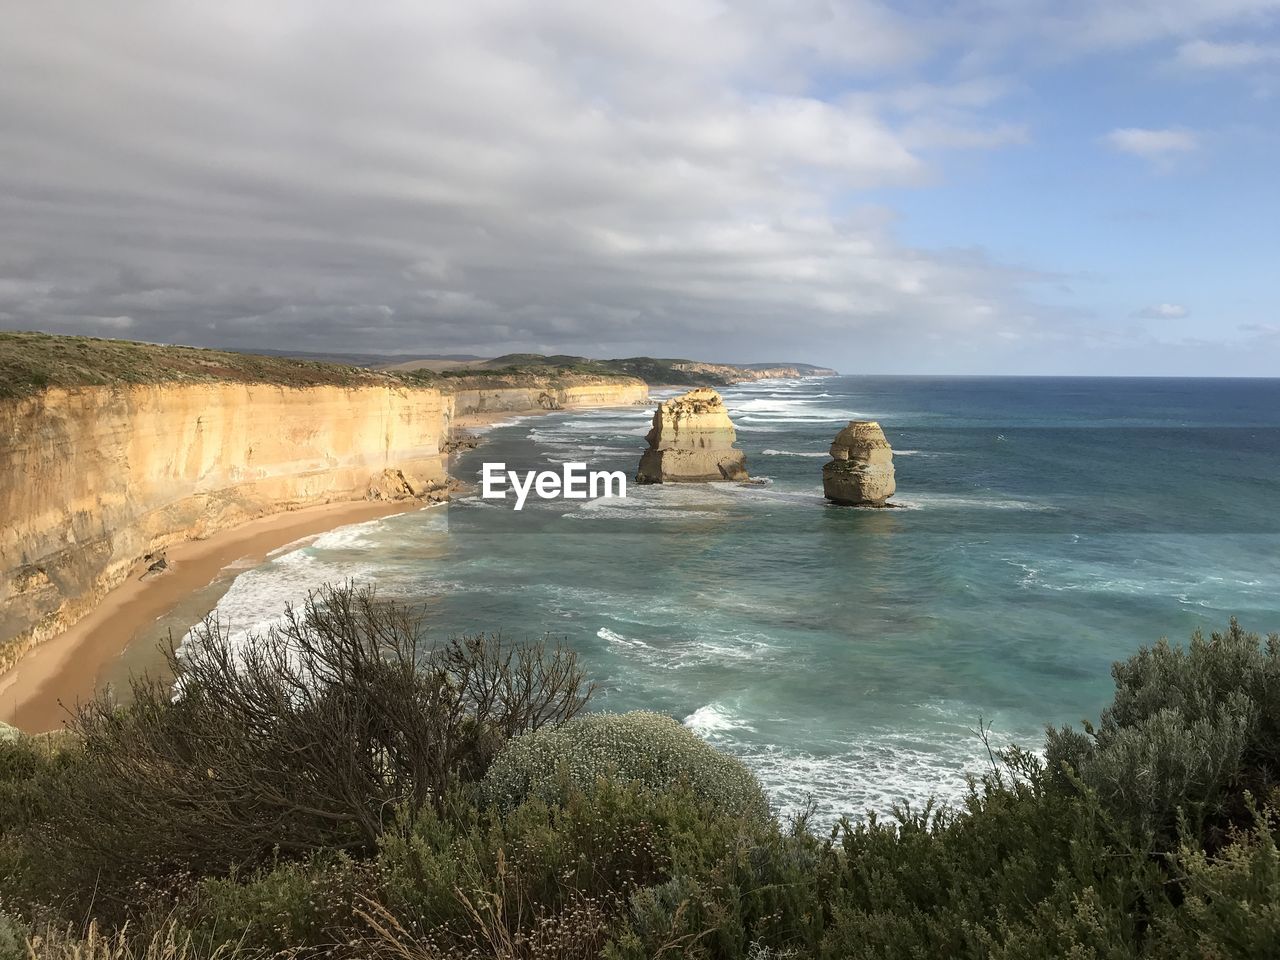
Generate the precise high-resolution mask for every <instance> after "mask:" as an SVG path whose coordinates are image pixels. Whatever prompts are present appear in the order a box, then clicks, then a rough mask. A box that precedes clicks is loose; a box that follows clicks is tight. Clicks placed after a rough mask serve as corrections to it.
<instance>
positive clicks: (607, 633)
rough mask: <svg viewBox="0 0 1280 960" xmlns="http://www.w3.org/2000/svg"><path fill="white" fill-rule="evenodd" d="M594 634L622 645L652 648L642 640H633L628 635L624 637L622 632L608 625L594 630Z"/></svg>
mask: <svg viewBox="0 0 1280 960" xmlns="http://www.w3.org/2000/svg"><path fill="white" fill-rule="evenodd" d="M596 636H597V637H599V638H600V639H601V640H607V641H609V642H610V643H615V644H618V645H619V646H623V647H638V648H642V649H645V650H652V649H653V648H652V647H650V646H649V644H647V643H645V642H644V641H643V640H634V639H630V638H628V637H624V636H623V635H622V634H620V633H617V632H615V631H613V630H610V629H609V628H608V627H601V628H600V629H599V630H597V631H596Z"/></svg>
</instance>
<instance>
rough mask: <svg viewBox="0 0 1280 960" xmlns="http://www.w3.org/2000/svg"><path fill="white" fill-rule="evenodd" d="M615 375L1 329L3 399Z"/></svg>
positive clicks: (592, 369)
mask: <svg viewBox="0 0 1280 960" xmlns="http://www.w3.org/2000/svg"><path fill="white" fill-rule="evenodd" d="M583 375H585V376H591V377H597V378H600V377H603V378H607V379H617V378H618V377H620V376H624V375H625V374H623V373H622V372H620V371H618V370H614V369H610V368H605V367H597V366H596V365H595V364H594V363H591V362H588V363H587V364H585V365H570V366H568V367H565V368H563V369H562V368H558V367H556V366H554V365H550V366H548V365H546V364H528V365H520V366H512V365H504V366H502V367H500V368H488V367H478V368H468V369H459V370H446V371H442V372H432V371H429V370H408V371H398V370H386V371H379V370H371V369H367V368H364V367H358V366H350V365H347V364H341V363H327V362H322V361H318V360H303V359H295V358H292V357H285V356H263V355H259V354H253V353H234V352H231V351H226V350H206V349H203V348H199V347H177V346H168V345H165V344H155V343H139V342H136V341H133V340H102V339H98V338H96V337H63V336H55V335H52V334H47V333H5V332H0V399H4V398H7V397H24V396H30V395H31V394H34V393H37V392H39V391H40V390H44V389H46V388H50V387H64V388H75V387H85V386H133V385H138V384H148V383H214V382H232V383H267V384H277V385H280V386H286V387H312V386H342V387H358V386H379V385H404V386H438V387H444V388H445V389H449V388H450V387H454V388H465V387H466V386H468V385H470V384H469V383H467V382H465V381H467V380H469V379H471V378H474V379H475V382H476V383H477V384H478V385H481V386H523V385H527V384H528V383H529V382H530V381H534V382H536V383H538V384H539V385H543V386H552V387H554V386H560V385H563V384H567V383H572V382H575V381H574V379H573V378H574V377H578V376H583Z"/></svg>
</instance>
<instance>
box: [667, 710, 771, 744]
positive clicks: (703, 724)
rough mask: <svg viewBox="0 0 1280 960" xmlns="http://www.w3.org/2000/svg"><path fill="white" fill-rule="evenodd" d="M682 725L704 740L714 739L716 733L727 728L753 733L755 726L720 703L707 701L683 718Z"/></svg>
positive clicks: (725, 730)
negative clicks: (704, 704)
mask: <svg viewBox="0 0 1280 960" xmlns="http://www.w3.org/2000/svg"><path fill="white" fill-rule="evenodd" d="M684 725H685V726H686V727H688V728H689V729H690V730H692V731H693V732H694V733H696V734H697V735H698V736H700V737H702V738H703V739H704V740H709V739H714V738H715V737H716V736H717V735H719V734H722V733H725V732H727V731H729V730H747V731H749V732H752V733H754V732H755V728H754V727H752V726H750V725H748V724H746V723H744V722H743V721H741V720H739V719H738V718H737V717H735V716H734V715H733V713H732V711H730V710H729V709H728V708H727V707H725V706H724V705H723V704H720V703H708V704H707V705H706V706H703V707H699V708H698V709H697V710H695V711H694V712H693V713H691V714H689V716H687V717H685V718H684Z"/></svg>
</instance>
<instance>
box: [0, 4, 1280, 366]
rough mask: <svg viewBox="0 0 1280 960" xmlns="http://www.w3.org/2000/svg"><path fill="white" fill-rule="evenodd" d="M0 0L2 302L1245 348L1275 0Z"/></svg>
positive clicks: (597, 332) (232, 314)
mask: <svg viewBox="0 0 1280 960" xmlns="http://www.w3.org/2000/svg"><path fill="white" fill-rule="evenodd" d="M0 4H3V5H4V7H5V9H4V10H3V11H2V12H3V13H4V15H5V22H6V25H7V26H6V30H5V31H4V33H3V34H0V62H3V63H4V64H5V79H6V82H5V84H3V85H0V161H2V162H0V328H11V329H32V328H34V329H44V330H52V331H57V332H65V333H81V334H92V335H97V336H127V337H134V338H138V339H147V340H158V341H166V342H184V343H194V344H199V345H208V346H233V347H240V348H248V349H254V348H263V347H266V348H293V349H298V350H311V351H355V352H382V353H478V354H489V355H492V354H497V353H503V352H508V351H512V350H537V351H543V352H571V353H581V354H587V355H592V356H626V355H634V354H640V353H650V354H659V355H666V356H673V355H683V356H695V357H700V358H706V359H721V360H730V361H759V360H776V359H795V360H810V361H814V362H823V363H830V364H833V365H836V366H838V367H840V368H841V369H844V370H851V371H866V372H883V373H1024V372H1025V373H1081V374H1102V373H1105V374H1221V375H1239V374H1249V375H1273V374H1275V372H1276V371H1277V370H1280V310H1278V309H1277V307H1278V306H1280V303H1278V301H1280V294H1278V293H1277V292H1276V284H1275V283H1274V281H1273V275H1274V273H1275V266H1274V264H1275V263H1276V261H1277V255H1278V254H1280V242H1278V241H1277V237H1276V233H1277V231H1276V226H1275V225H1276V223H1277V221H1278V220H1280V217H1278V214H1280V199H1277V198H1278V197H1280V190H1278V189H1277V188H1276V185H1275V183H1274V181H1275V179H1276V178H1275V175H1274V174H1273V172H1272V170H1271V168H1272V167H1273V166H1275V163H1274V159H1273V158H1274V157H1275V156H1276V155H1277V154H1278V153H1280V150H1278V149H1277V148H1278V147H1280V123H1277V120H1278V119H1280V115H1278V108H1277V105H1278V103H1280V0H1214V2H1192V0H1163V2H1155V0H1125V2H1103V0H1074V2H1072V3H1070V4H1063V3H1059V2H1050V0H953V2H950V3H946V4H934V3H917V2H904V3H897V4H891V3H877V2H873V0H786V2H783V0H740V2H735V3H732V4H730V3H724V2H721V0H653V2H651V3H649V4H645V5H620V4H600V3H598V2H590V0H541V2H536V3H535V2H521V0H474V2H472V3H468V4H465V5H463V4H436V3H421V2H418V0H386V2H383V3H379V4H377V5H376V6H375V5H352V4H349V3H344V2H338V0H280V2H277V3H272V4H261V3H257V2H251V0H227V2H225V3H220V4H216V5H209V4H206V5H185V4H183V5H175V4H171V3H165V2H161V0H130V2H128V3H123V4H101V3H94V2H90V0H69V2H68V3H65V4H29V3H21V2H17V0H0Z"/></svg>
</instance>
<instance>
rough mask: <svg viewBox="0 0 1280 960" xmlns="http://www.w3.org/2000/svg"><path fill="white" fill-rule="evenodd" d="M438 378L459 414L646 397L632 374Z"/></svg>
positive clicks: (622, 402)
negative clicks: (625, 375) (613, 375)
mask: <svg viewBox="0 0 1280 960" xmlns="http://www.w3.org/2000/svg"><path fill="white" fill-rule="evenodd" d="M438 382H439V384H440V387H441V389H442V390H444V391H445V392H446V393H447V394H448V395H449V397H450V398H451V400H452V413H453V414H454V415H455V416H459V417H464V416H468V415H471V414H487V413H536V412H539V411H543V410H568V409H573V408H575V407H607V406H622V405H626V404H633V403H643V402H645V401H646V400H648V399H649V387H648V385H647V384H645V382H644V381H643V380H639V379H636V378H634V377H592V376H581V377H536V376H521V377H518V378H515V377H513V378H511V379H510V381H505V380H496V381H495V380H494V379H493V378H491V377H460V378H453V379H450V380H440V381H438Z"/></svg>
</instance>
